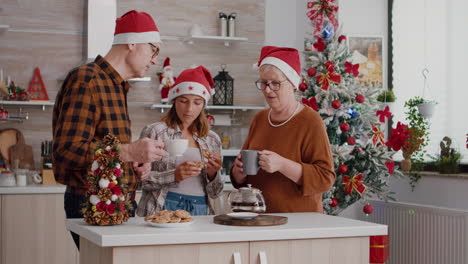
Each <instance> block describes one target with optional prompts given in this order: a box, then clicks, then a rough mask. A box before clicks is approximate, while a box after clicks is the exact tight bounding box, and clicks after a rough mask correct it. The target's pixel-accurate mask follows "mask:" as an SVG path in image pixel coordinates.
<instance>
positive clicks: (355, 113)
mask: <svg viewBox="0 0 468 264" xmlns="http://www.w3.org/2000/svg"><path fill="white" fill-rule="evenodd" d="M346 112H347V113H348V114H349V117H350V118H351V119H353V118H357V117H359V112H358V111H356V110H355V109H354V108H348V110H347V111H346Z"/></svg>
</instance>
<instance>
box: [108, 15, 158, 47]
mask: <svg viewBox="0 0 468 264" xmlns="http://www.w3.org/2000/svg"><path fill="white" fill-rule="evenodd" d="M157 42H161V37H160V35H159V30H158V27H156V24H155V23H154V20H153V18H152V17H151V16H150V15H149V14H147V13H145V12H138V11H135V10H132V11H129V12H127V13H125V14H124V15H123V16H122V17H119V18H117V20H116V21H115V33H114V42H113V43H112V45H117V44H137V43H157Z"/></svg>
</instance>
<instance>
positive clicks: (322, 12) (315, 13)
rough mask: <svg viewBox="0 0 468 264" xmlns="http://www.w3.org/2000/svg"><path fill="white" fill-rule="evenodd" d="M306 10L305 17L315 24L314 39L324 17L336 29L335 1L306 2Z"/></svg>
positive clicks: (336, 7) (336, 8) (336, 9)
mask: <svg viewBox="0 0 468 264" xmlns="http://www.w3.org/2000/svg"><path fill="white" fill-rule="evenodd" d="M307 9H310V11H308V12H307V13H306V15H307V17H308V18H309V19H310V20H313V21H314V22H315V28H314V37H317V36H318V35H319V33H320V30H321V29H322V24H323V20H324V17H325V16H326V17H327V18H328V20H329V21H330V22H331V23H332V25H333V26H334V27H335V28H338V19H337V18H336V16H335V14H336V12H338V6H336V4H335V0H318V1H315V2H307Z"/></svg>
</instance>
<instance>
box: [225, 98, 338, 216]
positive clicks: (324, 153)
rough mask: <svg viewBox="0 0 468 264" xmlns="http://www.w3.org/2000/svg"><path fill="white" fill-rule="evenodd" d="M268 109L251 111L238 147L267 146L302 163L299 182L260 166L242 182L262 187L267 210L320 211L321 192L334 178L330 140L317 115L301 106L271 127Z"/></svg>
mask: <svg viewBox="0 0 468 264" xmlns="http://www.w3.org/2000/svg"><path fill="white" fill-rule="evenodd" d="M268 111H269V110H263V111H260V112H259V113H257V114H256V115H255V117H254V118H253V120H252V123H251V124H250V130H249V134H248V136H247V138H246V140H245V142H244V145H243V146H242V149H253V150H270V151H273V152H276V153H277V154H279V155H281V156H282V157H284V158H286V159H290V160H293V161H295V162H298V163H300V164H301V165H302V179H301V183H302V184H301V185H298V184H296V183H295V182H293V181H292V180H290V179H289V178H287V177H286V176H284V175H283V174H282V173H280V172H275V173H268V172H265V171H264V170H262V169H260V170H259V171H258V173H257V175H249V176H247V182H246V183H244V184H242V185H237V184H235V183H234V179H232V178H231V180H232V182H233V185H234V187H236V188H239V187H242V186H245V185H246V184H252V187H255V188H258V189H260V190H261V191H262V194H263V196H264V198H265V202H266V207H267V208H266V209H267V212H268V213H285V212H323V207H322V193H323V192H326V191H328V190H329V189H330V188H331V187H332V185H333V183H334V181H335V178H336V175H335V172H334V170H333V158H332V154H331V150H330V143H329V141H328V136H327V133H326V131H325V127H324V125H323V121H322V118H321V117H320V115H319V114H318V113H317V112H316V111H314V110H312V109H311V108H309V107H304V109H303V110H302V111H300V112H299V113H298V114H296V116H294V117H293V118H292V119H291V120H290V121H289V122H288V123H286V124H285V125H283V126H280V127H272V126H270V124H269V123H268Z"/></svg>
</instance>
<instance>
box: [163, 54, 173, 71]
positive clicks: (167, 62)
mask: <svg viewBox="0 0 468 264" xmlns="http://www.w3.org/2000/svg"><path fill="white" fill-rule="evenodd" d="M167 66H169V67H170V66H171V59H170V58H169V57H167V58H166V59H165V60H164V63H163V69H164V68H166V67H167Z"/></svg>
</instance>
